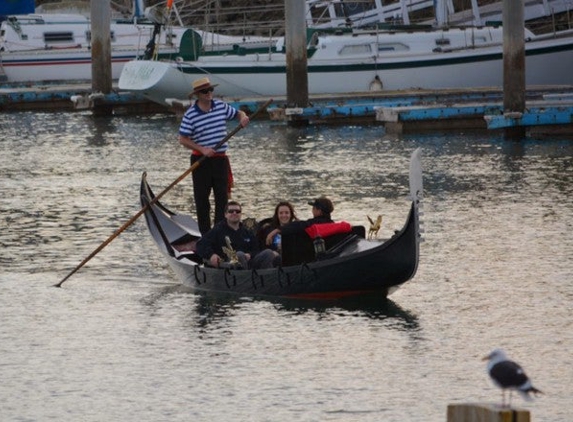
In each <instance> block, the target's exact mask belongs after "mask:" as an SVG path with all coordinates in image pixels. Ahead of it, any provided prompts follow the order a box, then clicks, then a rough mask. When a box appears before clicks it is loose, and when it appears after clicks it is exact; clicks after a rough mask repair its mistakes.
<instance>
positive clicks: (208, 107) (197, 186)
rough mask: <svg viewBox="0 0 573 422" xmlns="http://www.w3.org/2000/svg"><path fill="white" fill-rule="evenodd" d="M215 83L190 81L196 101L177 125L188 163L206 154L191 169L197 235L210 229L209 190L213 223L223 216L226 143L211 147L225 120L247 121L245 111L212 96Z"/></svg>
mask: <svg viewBox="0 0 573 422" xmlns="http://www.w3.org/2000/svg"><path fill="white" fill-rule="evenodd" d="M216 86H217V85H213V84H211V81H210V80H209V78H200V79H197V80H195V81H194V82H193V91H192V92H191V93H190V94H189V96H190V97H192V96H197V100H196V101H195V103H194V104H193V105H192V106H191V107H189V108H188V109H187V111H186V112H185V114H184V115H183V119H182V121H181V125H180V127H179V143H180V144H181V145H183V146H184V147H185V148H188V149H190V150H192V153H191V165H193V164H194V163H195V162H197V161H198V160H199V159H200V158H201V157H202V156H205V157H207V158H206V159H205V160H203V162H202V163H201V165H200V166H199V167H197V168H196V170H195V171H194V172H193V194H194V197H195V207H196V212H197V221H198V223H199V230H200V232H201V234H205V233H207V232H208V231H209V230H210V229H211V203H210V200H209V197H210V195H211V191H213V195H214V197H215V218H214V223H217V222H219V221H221V220H222V219H223V218H224V216H225V204H226V203H227V200H228V198H229V193H230V187H231V183H232V176H231V174H232V173H231V167H230V163H229V158H228V156H227V153H226V152H227V148H228V144H227V143H224V144H223V145H221V146H220V147H219V148H218V149H217V150H215V149H213V148H214V147H215V146H216V145H217V143H219V141H221V140H222V139H224V138H225V136H226V135H227V127H226V121H227V120H232V119H235V118H238V119H239V121H240V122H241V125H242V126H243V127H245V126H247V125H248V124H249V117H248V116H247V114H246V113H245V112H243V111H242V110H237V109H236V108H234V107H231V106H230V105H229V104H227V103H225V102H224V101H221V100H214V99H213V91H214V89H215V87H216Z"/></svg>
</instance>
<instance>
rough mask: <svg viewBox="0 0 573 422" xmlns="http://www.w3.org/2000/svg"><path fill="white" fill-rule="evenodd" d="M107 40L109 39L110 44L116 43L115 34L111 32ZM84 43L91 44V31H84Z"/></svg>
mask: <svg viewBox="0 0 573 422" xmlns="http://www.w3.org/2000/svg"><path fill="white" fill-rule="evenodd" d="M109 38H110V40H111V42H115V41H116V39H115V32H113V31H111V32H110V34H109ZM86 41H87V42H88V43H91V42H92V32H91V31H86Z"/></svg>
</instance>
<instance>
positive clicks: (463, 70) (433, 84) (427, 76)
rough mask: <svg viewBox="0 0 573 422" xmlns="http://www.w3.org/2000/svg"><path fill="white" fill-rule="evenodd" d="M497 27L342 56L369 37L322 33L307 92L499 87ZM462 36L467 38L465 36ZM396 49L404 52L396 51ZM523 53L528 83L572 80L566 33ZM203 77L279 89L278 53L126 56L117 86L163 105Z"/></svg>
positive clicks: (282, 86) (236, 91) (234, 89)
mask: <svg viewBox="0 0 573 422" xmlns="http://www.w3.org/2000/svg"><path fill="white" fill-rule="evenodd" d="M499 31H500V32H499V33H496V34H495V36H492V37H491V38H488V39H485V38H484V40H485V41H484V45H482V46H477V47H476V48H471V47H467V46H466V47H461V46H458V45H456V44H455V42H454V39H453V37H452V36H451V35H452V34H451V33H449V34H447V35H446V36H450V39H451V41H452V42H451V44H450V45H449V46H448V50H447V51H446V49H442V51H439V50H437V49H436V45H435V40H436V38H437V37H438V35H436V34H434V35H431V34H424V33H420V34H411V33H408V34H402V35H401V36H400V37H395V38H393V35H389V36H386V35H379V36H377V40H378V41H376V44H375V45H376V46H378V50H375V51H378V52H379V53H378V54H377V55H373V54H362V53H360V54H359V53H356V54H355V55H354V56H352V55H347V56H346V57H342V56H340V55H336V52H338V53H340V52H341V51H342V49H343V48H346V47H348V46H350V47H355V50H356V51H361V50H360V48H358V47H357V46H361V45H366V44H369V43H373V41H372V39H366V38H365V37H363V38H362V39H361V37H360V36H358V37H347V38H346V39H344V38H343V37H338V38H336V36H330V38H328V37H325V38H324V39H323V40H322V41H320V42H319V44H318V49H317V51H316V53H315V54H314V55H312V57H310V58H309V59H308V67H307V69H308V90H309V94H336V93H350V92H363V91H369V90H372V89H380V86H379V85H378V86H372V83H373V81H374V78H375V76H378V78H379V80H380V81H381V83H382V89H384V90H403V89H418V88H420V89H442V88H476V87H501V86H502V84H503V57H502V51H503V46H502V43H501V29H499ZM476 34H478V33H474V34H473V36H474V38H475V37H476ZM478 35H480V34H478ZM482 35H483V34H482ZM440 36H441V35H440ZM480 36H481V35H480ZM484 37H485V35H484ZM370 38H372V37H370ZM465 39H466V42H467V34H466V38H465ZM416 43H417V44H416ZM385 45H394V46H396V50H395V51H392V52H391V54H390V53H389V54H385V51H384V49H383V48H380V47H381V46H385ZM404 46H405V47H404ZM402 47H404V50H403V51H399V49H400V48H402ZM376 48H377V47H372V49H376ZM526 54H527V56H526V83H527V85H573V72H571V71H570V69H571V67H572V66H573V37H564V38H560V39H553V38H551V39H546V40H536V41H531V42H528V43H526ZM203 76H209V78H210V79H211V81H212V83H215V84H218V85H219V86H218V87H217V88H216V94H217V95H219V96H224V97H245V96H253V95H264V96H282V95H286V61H285V55H284V54H282V53H268V54H257V55H255V54H248V55H244V56H233V55H227V56H216V57H212V56H207V57H200V58H199V59H198V60H196V61H192V62H183V61H180V62H158V61H130V62H129V63H127V64H126V65H125V66H124V68H123V71H122V74H121V76H120V79H119V88H120V89H122V90H128V91H133V92H139V93H142V94H143V95H144V96H146V97H147V98H149V99H150V100H152V101H155V102H157V103H160V104H164V105H165V100H166V99H186V98H187V95H188V93H189V91H190V90H191V89H190V87H191V84H192V81H193V80H194V79H197V78H199V77H203ZM374 85H375V84H374Z"/></svg>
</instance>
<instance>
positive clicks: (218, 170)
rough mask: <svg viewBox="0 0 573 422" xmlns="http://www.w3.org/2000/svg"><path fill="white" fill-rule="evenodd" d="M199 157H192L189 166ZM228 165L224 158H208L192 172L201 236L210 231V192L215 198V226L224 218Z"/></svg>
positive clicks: (226, 159)
mask: <svg viewBox="0 0 573 422" xmlns="http://www.w3.org/2000/svg"><path fill="white" fill-rule="evenodd" d="M200 158H201V157H200V156H196V155H192V156H191V165H193V164H194V163H195V162H197V161H198V160H199V159H200ZM228 185H229V163H228V158H227V157H226V156H222V157H209V158H206V159H205V160H203V162H202V163H201V164H199V166H198V167H197V168H196V169H195V170H194V171H193V195H194V196H195V208H196V210H197V222H198V223H199V230H200V231H201V234H205V233H207V232H208V231H209V230H210V229H211V203H210V201H209V197H210V196H211V191H213V194H214V196H215V224H216V223H217V222H219V221H220V220H222V219H223V218H224V217H225V205H226V204H227V199H228V187H229V186H228Z"/></svg>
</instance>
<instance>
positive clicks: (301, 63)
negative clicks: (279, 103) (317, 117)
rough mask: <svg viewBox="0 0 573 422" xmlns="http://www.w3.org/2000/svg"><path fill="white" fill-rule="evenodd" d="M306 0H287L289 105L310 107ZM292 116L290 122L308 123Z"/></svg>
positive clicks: (286, 36) (286, 41)
mask: <svg viewBox="0 0 573 422" xmlns="http://www.w3.org/2000/svg"><path fill="white" fill-rule="evenodd" d="M304 11H305V0H285V23H286V28H285V48H286V78H287V80H286V82H287V106H288V107H301V108H304V107H308V68H307V58H308V57H307V54H306V23H305V16H304ZM298 117H299V116H297V115H293V116H291V118H292V119H291V120H289V124H294V125H301V124H308V122H307V121H306V122H305V121H304V120H302V121H301V120H300V119H299V118H298Z"/></svg>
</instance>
